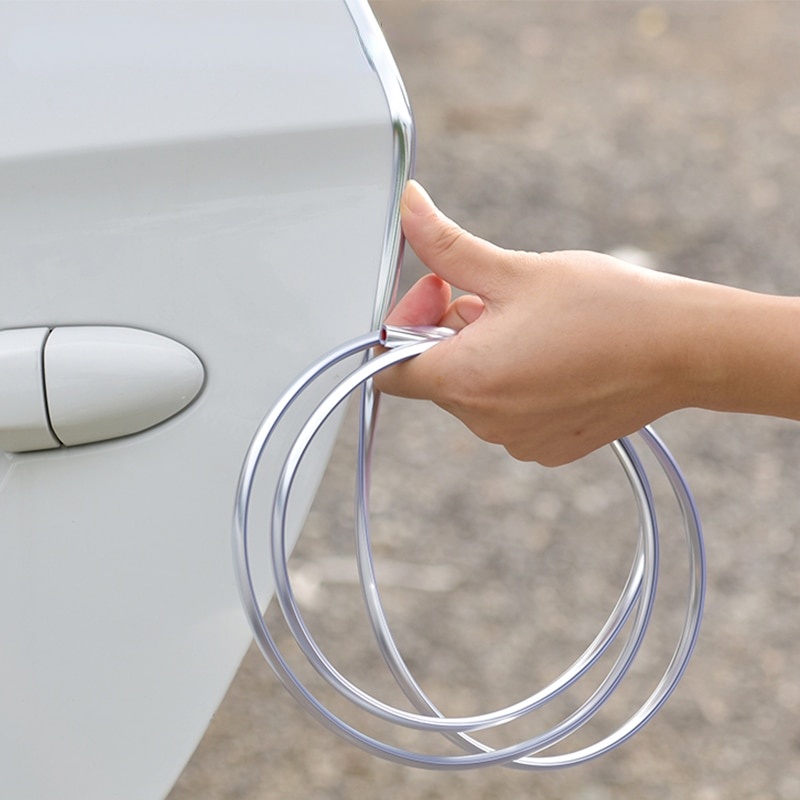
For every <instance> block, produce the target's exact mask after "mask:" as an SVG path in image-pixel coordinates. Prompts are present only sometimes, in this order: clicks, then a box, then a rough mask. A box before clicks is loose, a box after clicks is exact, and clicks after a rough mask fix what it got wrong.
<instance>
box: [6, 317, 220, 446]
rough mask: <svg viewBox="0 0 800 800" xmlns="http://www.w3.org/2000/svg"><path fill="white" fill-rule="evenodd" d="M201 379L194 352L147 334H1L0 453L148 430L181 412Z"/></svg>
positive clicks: (98, 329)
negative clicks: (1, 451) (0, 451)
mask: <svg viewBox="0 0 800 800" xmlns="http://www.w3.org/2000/svg"><path fill="white" fill-rule="evenodd" d="M204 380H205V370H204V368H203V364H202V362H201V361H200V359H199V358H198V357H197V355H195V353H194V352H192V351H191V350H190V349H189V348H188V347H186V346H184V345H182V344H180V343H178V342H176V341H174V340H173V339H170V338H168V337H166V336H162V335H160V334H156V333H151V332H150V331H144V330H139V329H136V328H127V327H115V326H104V325H90V326H75V327H66V326H65V327H56V328H52V329H51V328H49V327H38V328H17V329H11V330H3V331H0V450H4V451H7V452H14V453H19V452H27V451H33V450H49V449H54V448H57V447H62V446H67V447H71V446H74V445H80V444H87V443H89V442H99V441H104V440H106V439H115V438H118V437H120V436H127V435H130V434H133V433H138V432H140V431H143V430H147V429H148V428H151V427H153V426H154V425H157V424H158V423H160V422H163V421H165V420H167V419H169V418H171V417H173V416H174V415H175V414H177V413H178V412H180V411H182V410H183V409H184V408H186V407H187V406H188V405H189V404H190V403H191V402H192V401H193V400H194V399H195V398H196V397H197V395H198V394H199V393H200V390H201V389H202V387H203V383H204Z"/></svg>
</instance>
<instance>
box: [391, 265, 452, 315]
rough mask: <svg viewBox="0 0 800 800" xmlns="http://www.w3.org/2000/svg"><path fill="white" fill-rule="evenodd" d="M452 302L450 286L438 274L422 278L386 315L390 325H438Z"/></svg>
mask: <svg viewBox="0 0 800 800" xmlns="http://www.w3.org/2000/svg"><path fill="white" fill-rule="evenodd" d="M449 303H450V286H449V284H447V283H445V282H444V281H443V280H442V279H441V278H438V277H437V276H436V275H426V276H425V277H424V278H420V280H418V281H417V282H416V283H415V284H414V285H413V286H412V287H411V288H410V289H409V290H408V292H407V293H406V294H405V295H404V296H403V297H402V299H401V300H400V302H399V303H398V304H397V305H396V306H395V307H394V308H393V309H392V311H391V313H390V314H389V315H388V316H387V317H386V323H387V324H388V325H438V324H439V320H441V319H442V318H443V317H444V315H445V314H446V312H447V307H448V305H449Z"/></svg>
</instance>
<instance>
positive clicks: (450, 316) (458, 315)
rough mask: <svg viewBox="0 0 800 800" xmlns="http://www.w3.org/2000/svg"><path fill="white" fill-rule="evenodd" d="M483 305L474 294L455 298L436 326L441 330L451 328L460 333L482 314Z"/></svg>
mask: <svg viewBox="0 0 800 800" xmlns="http://www.w3.org/2000/svg"><path fill="white" fill-rule="evenodd" d="M483 310H484V304H483V300H481V299H480V297H476V296H475V295H474V294H468V295H464V296H463V297H457V298H456V299H455V300H454V301H453V302H452V303H450V305H449V306H448V308H447V311H446V312H445V313H444V315H443V316H442V317H440V318H439V321H438V322H437V323H436V324H437V325H440V326H442V327H443V328H452V329H453V330H454V331H460V330H461V329H462V328H466V326H467V325H472V323H473V322H475V321H476V320H477V319H478V317H480V315H481V314H483Z"/></svg>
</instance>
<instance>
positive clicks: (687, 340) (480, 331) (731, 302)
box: [376, 182, 800, 465]
mask: <svg viewBox="0 0 800 800" xmlns="http://www.w3.org/2000/svg"><path fill="white" fill-rule="evenodd" d="M402 221H403V230H404V232H405V235H406V239H407V241H408V243H409V244H410V246H411V247H412V248H413V249H414V251H415V252H416V253H417V255H418V256H419V258H420V259H421V261H422V262H423V263H424V264H425V265H426V266H427V267H428V268H429V269H430V270H431V271H432V272H433V274H432V275H428V276H426V277H424V278H422V279H421V280H420V281H419V282H418V283H417V284H416V285H415V286H414V287H413V288H412V289H411V290H410V291H409V292H408V294H407V295H406V296H405V297H404V298H403V299H402V300H401V301H400V303H399V304H398V305H397V307H396V308H395V309H394V310H393V311H392V313H391V314H390V316H389V318H388V319H387V322H389V323H391V324H394V325H444V326H447V327H451V328H455V329H456V330H458V331H459V334H458V336H455V337H453V339H451V340H447V341H445V342H443V343H441V344H439V345H437V346H436V347H435V348H433V349H431V350H430V351H428V352H426V353H424V354H423V355H421V356H418V357H417V358H415V359H412V360H411V361H408V362H406V363H404V364H401V365H398V366H396V367H393V368H392V369H390V370H387V371H386V372H385V373H383V374H382V375H380V376H379V377H378V378H377V379H376V385H377V386H378V388H379V389H380V390H381V391H384V392H388V393H390V394H397V395H401V396H405V397H414V398H426V399H430V400H433V401H435V402H436V403H437V404H438V405H440V406H441V407H443V408H444V409H446V410H447V411H449V412H451V413H452V414H454V415H455V416H456V417H458V418H459V419H461V420H462V421H463V422H464V423H465V424H466V425H467V426H468V427H469V428H470V429H471V430H472V431H473V432H474V433H476V434H477V435H478V436H480V437H481V438H482V439H485V440H487V441H489V442H495V443H498V444H501V445H503V446H504V447H505V448H506V449H507V450H508V452H509V453H510V454H511V455H512V456H515V457H516V458H519V459H521V460H535V461H539V462H540V463H542V464H546V465H558V464H562V463H566V462H568V461H572V460H574V459H577V458H579V457H581V456H583V455H585V454H587V453H589V452H591V451H592V450H595V449H596V448H598V447H600V446H602V445H604V444H607V443H608V442H610V441H612V440H614V439H616V438H619V437H620V436H623V435H627V434H630V433H632V432H634V431H636V430H638V429H639V428H640V427H642V426H643V425H645V424H647V423H650V422H652V421H653V420H655V419H657V418H658V417H660V416H662V415H664V414H666V413H668V412H670V411H673V410H675V409H677V408H681V407H684V406H689V405H705V406H706V407H710V408H714V407H719V408H723V407H730V408H737V409H738V410H758V409H751V408H739V406H741V405H743V404H744V405H747V402H748V401H746V399H745V397H744V389H746V388H747V386H748V383H747V381H744V382H741V381H740V382H739V383H733V384H732V383H731V381H730V374H731V369H732V368H731V366H730V365H729V364H728V363H727V361H726V359H725V358H722V357H720V353H724V352H726V351H725V348H726V347H728V346H729V345H730V344H731V342H730V341H728V339H729V338H730V337H732V336H733V335H734V333H733V332H732V331H731V330H730V328H731V325H727V326H726V325H724V324H722V321H724V320H728V319H732V318H733V317H735V314H736V310H737V309H739V308H743V307H745V306H746V305H747V304H748V303H750V304H752V301H753V298H758V297H762V296H761V295H753V294H752V293H748V292H743V291H741V290H736V289H730V288H729V287H721V286H716V285H714V284H707V283H702V282H699V281H693V280H690V279H688V278H682V277H678V276H675V275H669V274H664V273H659V272H654V271H650V270H646V269H642V268H639V267H635V266H632V265H630V264H627V263H625V262H622V261H620V260H618V259H615V258H612V257H610V256H605V255H600V254H597V253H590V252H560V253H541V254H536V253H525V252H512V251H507V250H503V249H501V248H499V247H496V246H494V245H492V244H490V243H489V242H486V241H483V240H481V239H478V238H476V237H475V236H472V235H471V234H469V233H467V232H466V231H463V230H462V229H460V228H459V227H458V226H456V225H455V224H454V223H453V222H451V221H450V220H449V219H447V218H446V217H445V216H443V215H442V214H441V213H440V212H439V211H438V209H436V207H435V206H434V205H433V203H432V202H431V200H430V198H429V197H428V196H427V195H426V194H425V193H424V191H423V190H422V189H421V187H419V186H418V185H417V184H415V183H413V182H412V183H410V184H409V186H408V187H407V190H406V192H405V194H404V198H403V207H402ZM451 286H454V287H458V288H459V289H462V290H464V291H466V292H469V293H470V294H467V295H464V296H461V297H458V298H457V299H455V300H451ZM773 299H774V298H773ZM750 317H752V314H751V315H750ZM750 317H748V316H747V315H745V316H744V317H743V318H742V319H741V320H739V321H738V322H737V323H736V325H740V324H744V325H747V322H746V320H747V319H749V318H750ZM717 319H719V320H720V325H719V326H715V322H716V320H717ZM737 319H738V318H737ZM794 322H795V323H796V322H797V319H796V314H795V319H794ZM752 324H754V325H757V324H758V323H757V321H756V320H753V321H752ZM735 327H736V326H734V329H735ZM798 352H800V351H798ZM797 360H800V355H798V359H797ZM746 377H747V376H746ZM750 377H752V376H750ZM740 384H741V385H740ZM751 388H752V387H751ZM740 396H741V397H740ZM737 398H739V400H740V402H738V403H737ZM796 405H797V404H796V403H795V406H796Z"/></svg>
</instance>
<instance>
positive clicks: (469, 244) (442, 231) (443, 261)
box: [402, 181, 508, 297]
mask: <svg viewBox="0 0 800 800" xmlns="http://www.w3.org/2000/svg"><path fill="white" fill-rule="evenodd" d="M402 222H403V232H404V233H405V236H406V240H407V241H408V243H409V244H410V245H411V247H412V248H413V250H414V252H415V253H416V254H417V256H418V257H419V259H420V261H422V263H423V264H425V266H426V267H428V269H430V270H431V272H434V273H435V274H436V275H438V276H439V277H441V278H443V279H444V280H445V281H447V282H448V283H449V284H451V285H453V286H457V287H458V288H459V289H463V290H465V291H467V292H474V293H475V294H478V295H481V296H482V297H486V296H487V295H491V294H492V292H493V290H494V289H495V288H496V286H497V282H498V278H502V276H503V274H504V268H505V266H506V265H507V261H508V259H507V258H506V257H505V256H506V251H504V250H502V249H501V248H499V247H496V246H495V245H493V244H491V243H489V242H486V241H484V240H483V239H479V238H478V237H477V236H473V235H472V234H471V233H467V231H465V230H463V229H461V228H459V226H458V225H456V224H455V223H454V222H453V221H452V220H450V219H448V218H447V217H446V216H444V214H442V213H441V211H439V209H438V208H436V206H435V205H434V204H433V201H432V200H431V199H430V197H429V196H428V195H427V193H426V192H425V190H424V189H423V188H422V187H421V186H420V185H419V184H418V183H417V182H416V181H409V183H408V185H407V186H406V190H405V192H404V193H403V202H402Z"/></svg>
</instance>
